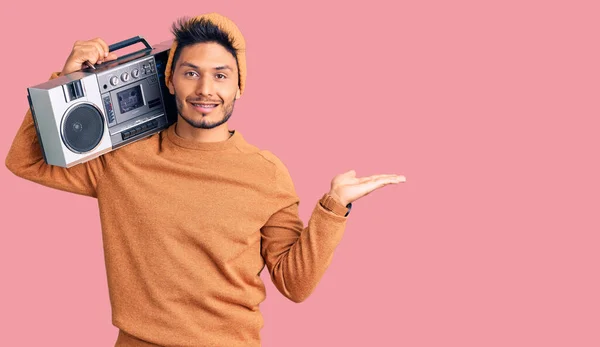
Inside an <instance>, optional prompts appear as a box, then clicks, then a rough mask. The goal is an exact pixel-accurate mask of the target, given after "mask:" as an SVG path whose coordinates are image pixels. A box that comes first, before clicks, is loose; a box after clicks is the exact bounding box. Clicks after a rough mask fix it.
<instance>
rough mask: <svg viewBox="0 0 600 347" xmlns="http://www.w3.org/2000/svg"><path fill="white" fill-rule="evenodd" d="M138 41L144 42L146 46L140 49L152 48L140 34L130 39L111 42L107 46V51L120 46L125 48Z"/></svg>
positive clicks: (117, 48)
mask: <svg viewBox="0 0 600 347" xmlns="http://www.w3.org/2000/svg"><path fill="white" fill-rule="evenodd" d="M138 42H142V43H143V44H144V46H146V48H145V49H142V50H140V51H144V50H146V49H152V46H150V45H149V44H148V42H147V41H146V40H145V39H144V38H143V37H141V36H139V35H138V36H134V37H132V38H130V39H127V40H123V41H121V42H117V43H113V44H112V45H110V46H108V51H109V52H112V51H116V50H119V49H121V48H125V47H127V46H131V45H134V44H136V43H138ZM136 53H137V52H136Z"/></svg>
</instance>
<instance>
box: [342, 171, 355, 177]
mask: <svg viewBox="0 0 600 347" xmlns="http://www.w3.org/2000/svg"><path fill="white" fill-rule="evenodd" d="M342 175H344V176H349V177H356V171H354V170H349V171H346V172H344V173H343V174H342Z"/></svg>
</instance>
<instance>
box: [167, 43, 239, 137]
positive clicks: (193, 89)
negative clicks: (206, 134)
mask: <svg viewBox="0 0 600 347" xmlns="http://www.w3.org/2000/svg"><path fill="white" fill-rule="evenodd" d="M169 91H170V92H171V94H173V95H175V100H176V102H177V111H178V112H179V116H181V118H183V119H184V120H185V121H186V122H187V123H188V124H190V125H191V126H193V127H195V128H201V129H212V128H215V127H217V126H219V125H221V124H223V123H225V122H227V120H228V119H229V117H231V114H232V113H233V106H234V104H235V100H236V99H237V98H239V96H240V94H239V88H238V71H237V64H236V61H235V58H234V57H233V55H231V53H229V52H228V51H227V50H226V49H225V48H224V47H223V46H221V45H220V44H218V43H212V42H210V43H198V44H195V45H192V46H187V47H185V48H183V49H182V50H181V54H180V55H179V59H177V62H176V65H175V70H174V71H173V74H172V75H171V83H169Z"/></svg>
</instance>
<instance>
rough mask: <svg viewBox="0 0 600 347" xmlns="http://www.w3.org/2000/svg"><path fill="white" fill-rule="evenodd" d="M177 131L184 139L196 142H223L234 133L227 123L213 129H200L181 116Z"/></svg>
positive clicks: (176, 127)
mask: <svg viewBox="0 0 600 347" xmlns="http://www.w3.org/2000/svg"><path fill="white" fill-rule="evenodd" d="M175 133H176V134H177V135H178V136H180V137H182V138H184V139H188V140H192V141H195V142H221V141H225V140H227V139H228V138H229V137H231V135H232V133H231V132H230V131H229V129H228V127H227V123H224V124H221V125H219V126H218V127H216V128H212V129H199V128H195V127H193V126H191V125H189V124H188V123H187V122H186V121H185V120H183V119H181V118H180V119H178V120H177V123H176V124H175Z"/></svg>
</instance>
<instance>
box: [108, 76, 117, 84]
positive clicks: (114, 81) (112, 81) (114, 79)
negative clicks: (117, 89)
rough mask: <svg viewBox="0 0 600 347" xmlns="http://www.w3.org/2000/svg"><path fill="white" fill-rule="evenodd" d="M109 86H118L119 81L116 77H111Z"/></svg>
mask: <svg viewBox="0 0 600 347" xmlns="http://www.w3.org/2000/svg"><path fill="white" fill-rule="evenodd" d="M110 84H112V85H113V86H116V85H117V84H119V79H118V78H117V76H113V77H111V78H110Z"/></svg>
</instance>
